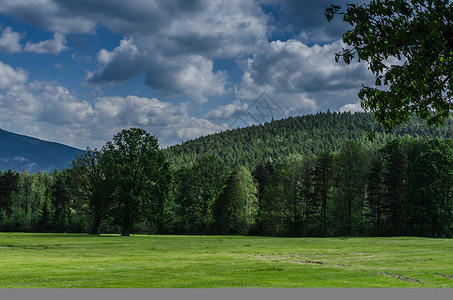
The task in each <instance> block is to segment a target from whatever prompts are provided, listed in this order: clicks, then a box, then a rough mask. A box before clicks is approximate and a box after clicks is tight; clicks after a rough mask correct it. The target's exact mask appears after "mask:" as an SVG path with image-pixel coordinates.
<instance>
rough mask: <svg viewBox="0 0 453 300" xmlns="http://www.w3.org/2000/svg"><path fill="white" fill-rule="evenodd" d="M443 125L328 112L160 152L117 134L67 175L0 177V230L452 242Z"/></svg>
mask: <svg viewBox="0 0 453 300" xmlns="http://www.w3.org/2000/svg"><path fill="white" fill-rule="evenodd" d="M452 124H453V123H452V122H451V119H448V120H447V121H446V122H445V126H444V127H440V128H437V129H436V128H432V127H427V126H426V125H425V124H424V123H423V122H422V121H420V120H418V119H412V120H411V122H410V123H409V124H407V125H404V126H401V127H398V128H397V129H395V130H393V131H392V132H391V133H389V132H387V131H385V130H384V129H382V127H380V126H379V125H378V123H377V122H376V121H375V120H374V118H373V115H372V114H366V113H357V114H351V113H331V112H327V113H318V114H316V115H307V116H303V117H295V118H294V117H293V118H288V119H284V120H278V121H273V122H270V123H266V124H262V125H256V126H251V127H247V128H243V129H234V130H230V131H226V132H222V133H219V134H215V135H210V136H207V137H202V138H199V139H196V140H193V141H188V142H186V143H184V144H182V145H176V146H173V147H170V148H167V149H160V148H159V147H158V142H157V138H156V137H154V136H152V135H151V134H149V133H147V132H145V131H144V130H141V129H138V128H132V129H129V130H123V131H121V132H120V133H118V134H117V135H115V137H113V140H112V141H111V142H107V143H106V145H105V146H104V147H102V149H99V150H98V149H87V151H86V152H85V153H83V154H82V155H79V156H77V157H76V158H75V160H74V161H73V163H72V165H71V167H70V168H67V169H64V170H60V171H57V170H55V171H54V172H50V173H41V172H38V173H36V174H28V173H27V172H25V171H24V172H21V173H18V172H15V171H10V170H7V171H2V172H1V174H0V212H1V214H0V230H1V231H23V232H89V233H92V234H100V233H121V234H122V235H129V234H130V233H157V234H207V235H210V234H216V235H222V234H229V235H269V236H314V237H318V236H402V235H410V236H429V237H452V236H453V197H452V196H453V194H452V193H453V172H452V170H453V139H451V138H450V132H453V131H451V129H452V128H451V127H452Z"/></svg>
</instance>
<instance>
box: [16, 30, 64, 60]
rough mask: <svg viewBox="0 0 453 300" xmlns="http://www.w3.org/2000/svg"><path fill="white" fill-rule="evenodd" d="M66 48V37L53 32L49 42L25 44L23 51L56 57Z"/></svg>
mask: <svg viewBox="0 0 453 300" xmlns="http://www.w3.org/2000/svg"><path fill="white" fill-rule="evenodd" d="M67 48H68V47H67V46H66V37H65V36H64V35H63V34H61V33H59V32H55V33H54V35H53V39H51V40H45V41H41V42H39V43H31V42H27V44H25V51H27V52H34V53H39V54H53V55H57V54H59V53H61V52H62V51H64V50H66V49H67Z"/></svg>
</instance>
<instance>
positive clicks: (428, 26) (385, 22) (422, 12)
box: [326, 0, 453, 129]
mask: <svg viewBox="0 0 453 300" xmlns="http://www.w3.org/2000/svg"><path fill="white" fill-rule="evenodd" d="M451 2H452V1H451V0H410V1H403V0H372V1H370V2H369V3H368V4H347V7H346V9H345V10H342V9H341V7H339V6H337V5H331V6H330V7H328V8H327V9H326V17H327V19H328V20H329V21H330V20H332V18H333V17H334V15H336V14H339V15H342V16H343V20H344V21H345V22H347V23H349V24H350V25H352V26H353V28H352V29H350V30H348V31H346V32H345V33H344V35H343V41H344V43H346V44H347V45H348V46H349V47H347V48H343V50H342V51H341V52H339V53H337V54H336V60H337V61H339V60H340V59H342V60H343V61H344V62H345V63H347V64H350V63H351V62H352V60H353V59H354V58H355V57H357V58H358V60H359V61H365V62H367V63H368V67H369V69H370V70H371V72H373V74H374V75H375V78H376V82H375V85H376V86H375V87H369V86H364V87H363V88H362V89H361V90H360V92H359V98H360V99H361V104H362V107H363V108H364V109H365V110H371V111H373V112H374V113H375V115H376V118H377V119H378V120H379V121H380V122H381V123H382V124H383V126H384V127H385V128H386V129H393V128H394V127H396V126H398V125H401V124H402V123H405V122H407V121H408V120H409V117H410V116H411V115H413V114H415V115H417V116H418V117H421V118H423V119H425V120H426V121H427V123H428V125H430V126H431V125H435V126H438V125H442V124H443V121H444V120H445V119H446V118H448V116H449V112H450V110H452V108H453V103H452V100H453V99H452V97H453V92H452V87H453V81H452V74H453V26H452V23H453V7H452V3H451Z"/></svg>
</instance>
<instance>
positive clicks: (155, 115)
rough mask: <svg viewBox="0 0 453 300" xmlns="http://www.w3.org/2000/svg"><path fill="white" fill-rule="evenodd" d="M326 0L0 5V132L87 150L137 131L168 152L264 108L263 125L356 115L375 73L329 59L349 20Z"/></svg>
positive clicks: (16, 0)
mask: <svg viewBox="0 0 453 300" xmlns="http://www.w3.org/2000/svg"><path fill="white" fill-rule="evenodd" d="M330 4H339V5H342V6H344V5H345V1H340V0H300V1H297V0H229V1H226V0H225V1H223V0H217V1H212V0H210V1H207V0H196V1H186V0H134V1H123V0H78V1H71V0H0V116H1V117H0V128H2V129H5V130H8V131H12V132H15V133H20V134H25V135H29V136H33V137H37V138H41V139H45V140H50V141H55V142H60V143H64V144H67V145H71V146H74V147H77V148H81V149H85V148H86V147H91V148H95V147H98V148H99V147H102V145H103V144H104V143H105V142H106V141H108V140H111V138H112V137H113V135H114V134H115V133H117V132H118V131H120V130H121V129H124V128H129V127H141V128H144V129H146V130H147V131H148V132H150V133H151V134H153V135H156V136H157V137H158V139H159V143H160V145H161V146H162V147H166V146H168V145H172V144H176V143H181V142H182V141H186V140H189V139H193V138H196V137H198V136H200V135H206V134H211V133H214V132H219V131H222V130H227V129H230V128H233V127H236V126H245V125H248V124H253V123H256V122H257V121H261V120H257V118H254V117H253V112H256V111H257V110H260V109H261V108H262V109H266V108H265V107H264V106H263V105H262V104H263V103H267V104H271V105H272V106H273V108H275V110H274V114H272V116H271V114H269V113H268V114H261V115H262V116H265V118H266V116H267V118H268V120H270V118H271V117H274V118H282V117H288V116H295V115H303V114H309V113H316V112H319V111H326V110H327V109H330V110H331V111H345V110H349V111H357V110H360V105H359V103H358V98H357V92H358V90H359V89H360V88H361V87H362V84H367V85H369V84H371V83H372V82H373V76H372V75H371V73H370V72H369V71H368V70H367V66H366V65H365V64H363V63H357V62H353V63H352V64H351V65H349V66H346V65H345V64H344V63H335V60H334V54H335V52H338V51H339V50H341V48H342V47H344V46H345V45H343V44H342V41H341V37H342V33H343V32H344V31H346V30H347V28H348V27H347V26H346V24H344V23H343V22H342V21H341V18H339V17H337V18H336V19H334V21H333V22H332V23H328V22H327V20H326V19H325V16H324V9H325V7H327V6H329V5H330ZM263 93H264V94H263ZM263 95H264V96H265V97H264V98H263ZM260 96H262V97H261V98H260ZM260 107H261V108H260ZM265 118H264V119H263V120H265Z"/></svg>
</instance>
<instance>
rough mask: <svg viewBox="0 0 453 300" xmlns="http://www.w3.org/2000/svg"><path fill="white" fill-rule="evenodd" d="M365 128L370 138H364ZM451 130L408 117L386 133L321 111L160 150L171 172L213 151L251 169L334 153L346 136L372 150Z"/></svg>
mask: <svg viewBox="0 0 453 300" xmlns="http://www.w3.org/2000/svg"><path fill="white" fill-rule="evenodd" d="M371 132H374V139H373V142H371V141H370V140H369V137H368V135H369V133H371ZM452 133H453V118H450V119H448V120H446V121H445V124H444V126H443V127H439V128H433V127H428V126H427V125H426V122H425V121H422V120H420V119H417V118H411V119H410V120H409V123H408V124H405V125H402V126H400V127H398V128H395V129H394V130H392V132H391V133H389V132H388V131H386V130H385V129H384V128H383V127H382V125H380V124H379V123H378V122H377V121H376V119H375V117H374V116H373V114H371V113H355V114H351V113H349V112H346V113H337V112H333V113H331V112H326V113H317V114H315V115H305V116H301V117H290V118H287V119H282V120H278V121H273V122H270V123H266V124H260V125H254V126H250V127H246V128H241V129H233V130H227V131H224V132H222V133H216V134H212V135H208V136H205V137H201V138H197V139H194V140H191V141H188V142H185V143H183V144H182V145H175V146H171V147H169V148H168V149H166V150H165V154H166V156H167V158H168V161H169V162H170V163H171V164H172V167H173V169H176V170H177V169H179V168H181V167H182V166H190V165H193V163H194V162H195V161H196V160H197V158H198V157H200V156H201V155H204V154H214V155H217V156H218V157H220V158H221V159H222V160H223V161H224V162H225V163H226V164H227V165H228V166H245V167H248V168H249V169H255V167H256V166H259V165H262V164H265V163H266V162H268V161H271V162H272V163H273V164H274V165H277V164H281V163H284V162H285V160H286V159H287V157H289V156H291V155H296V154H300V155H308V154H315V155H317V154H319V153H321V152H324V151H327V152H337V151H339V150H340V149H341V147H342V146H343V144H344V143H345V142H346V141H348V140H354V141H356V142H358V143H359V144H362V145H372V146H374V147H376V148H378V147H380V146H382V145H384V144H385V143H386V142H387V141H388V140H391V139H394V138H397V137H414V138H449V137H452Z"/></svg>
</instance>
